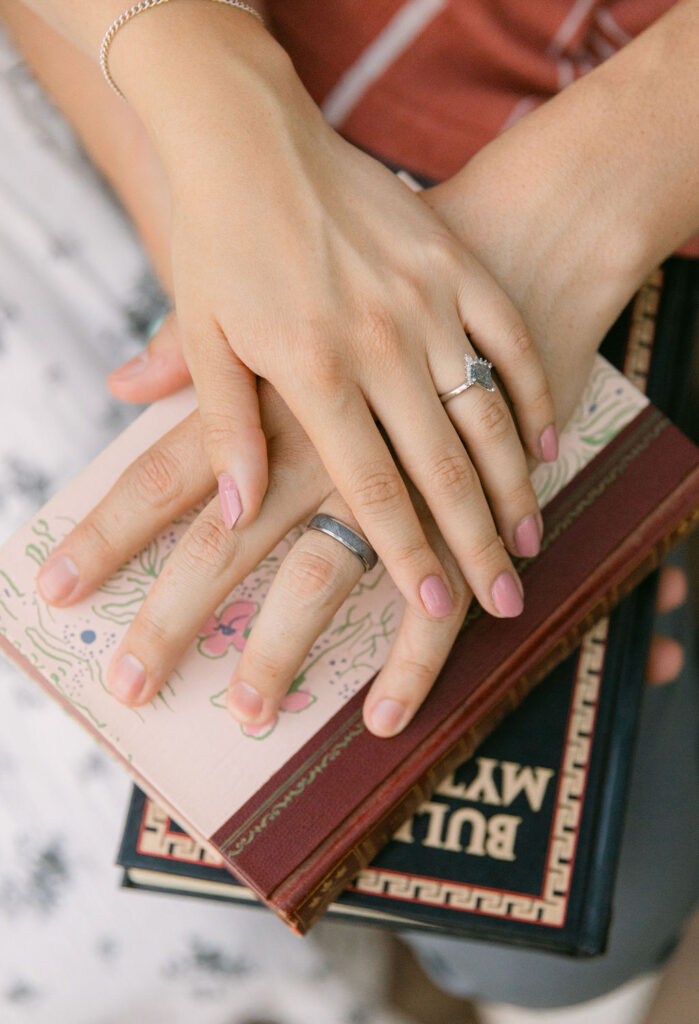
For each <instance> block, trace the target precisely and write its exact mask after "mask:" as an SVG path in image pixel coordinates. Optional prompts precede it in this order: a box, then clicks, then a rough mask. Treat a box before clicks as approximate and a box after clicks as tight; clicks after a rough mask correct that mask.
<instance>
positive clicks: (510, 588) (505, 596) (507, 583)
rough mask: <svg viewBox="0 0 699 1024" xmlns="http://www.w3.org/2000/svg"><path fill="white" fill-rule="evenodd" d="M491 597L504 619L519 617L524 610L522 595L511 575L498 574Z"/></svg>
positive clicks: (506, 573) (505, 573) (507, 573)
mask: <svg viewBox="0 0 699 1024" xmlns="http://www.w3.org/2000/svg"><path fill="white" fill-rule="evenodd" d="M492 595H493V602H494V604H495V607H496V608H497V610H498V611H499V612H500V614H501V615H503V616H504V617H505V618H506V619H512V618H514V617H515V615H519V614H520V613H521V611H522V609H523V608H524V601H523V600H522V595H521V593H520V590H519V587H518V586H517V584H516V583H515V578H514V576H513V575H512V573H509V572H501V573H500V575H499V576H498V578H497V579H496V580H495V583H493V589H492Z"/></svg>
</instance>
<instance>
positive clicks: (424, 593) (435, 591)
mask: <svg viewBox="0 0 699 1024" xmlns="http://www.w3.org/2000/svg"><path fill="white" fill-rule="evenodd" d="M420 597H421V598H422V603H423V604H424V606H425V608H426V610H427V612H428V614H429V615H434V617H435V618H436V619H443V618H444V617H445V616H446V615H449V613H450V612H451V611H452V610H453V608H454V602H453V601H452V599H451V597H450V596H449V591H448V590H447V588H446V587H445V586H444V582H443V581H442V580H441V579H440V578H439V576H427V577H426V578H425V579H424V580H423V581H422V583H421V584H420Z"/></svg>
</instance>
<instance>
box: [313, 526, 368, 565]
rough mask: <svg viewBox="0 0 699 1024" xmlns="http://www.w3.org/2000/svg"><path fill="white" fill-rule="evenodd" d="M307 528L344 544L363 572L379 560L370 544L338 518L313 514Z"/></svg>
mask: <svg viewBox="0 0 699 1024" xmlns="http://www.w3.org/2000/svg"><path fill="white" fill-rule="evenodd" d="M308 529H309V530H320V532H321V533H327V535H328V537H334V538H335V540H339V542H340V544H344V546H345V547H346V548H347V550H348V551H351V552H352V554H353V555H356V556H357V558H358V559H359V561H360V562H361V563H362V565H363V566H364V571H365V572H369V571H370V570H371V569H373V568H374V566H375V565H376V563H377V562H378V560H379V556H378V555H377V554H376V552H375V551H374V549H373V548H372V546H371V544H367V542H366V541H365V540H364V538H363V537H360V536H359V534H358V533H355V532H354V530H351V529H350V528H349V526H347V525H346V524H345V523H341V522H340V520H339V519H333V517H332V516H326V515H324V514H323V513H319V514H318V515H317V516H313V519H311V521H310V523H309V524H308Z"/></svg>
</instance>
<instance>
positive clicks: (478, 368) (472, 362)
mask: <svg viewBox="0 0 699 1024" xmlns="http://www.w3.org/2000/svg"><path fill="white" fill-rule="evenodd" d="M491 365H492V364H491V363H489V362H488V360H487V359H480V358H478V359H474V358H473V357H472V356H467V357H466V380H467V383H468V384H469V385H471V384H478V385H479V386H480V387H482V388H485V389H486V391H495V385H494V384H493V376H492V374H491V372H490V368H491Z"/></svg>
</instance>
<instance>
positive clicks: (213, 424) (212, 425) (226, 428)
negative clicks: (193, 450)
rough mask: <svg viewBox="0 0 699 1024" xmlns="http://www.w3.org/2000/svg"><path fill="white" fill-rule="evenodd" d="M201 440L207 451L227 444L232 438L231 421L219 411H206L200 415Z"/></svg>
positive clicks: (232, 428)
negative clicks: (203, 414)
mask: <svg viewBox="0 0 699 1024" xmlns="http://www.w3.org/2000/svg"><path fill="white" fill-rule="evenodd" d="M201 429H202V440H203V442H204V446H205V448H206V449H207V450H208V451H213V450H215V449H217V448H225V447H227V446H229V445H230V444H231V442H232V440H233V438H234V433H235V432H234V427H233V422H232V420H231V419H230V417H229V416H226V415H224V414H223V413H219V412H208V413H206V415H205V416H203V417H202V425H201Z"/></svg>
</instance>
